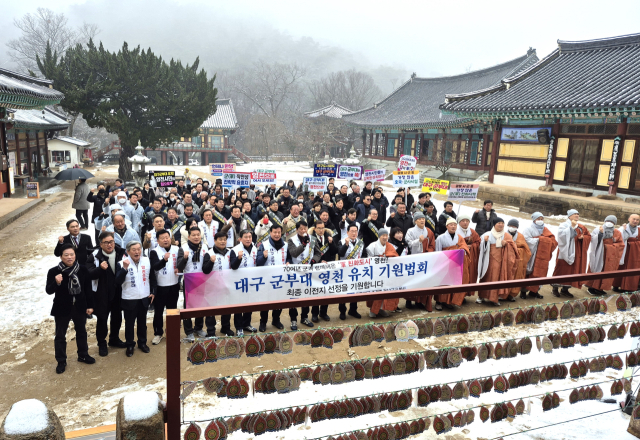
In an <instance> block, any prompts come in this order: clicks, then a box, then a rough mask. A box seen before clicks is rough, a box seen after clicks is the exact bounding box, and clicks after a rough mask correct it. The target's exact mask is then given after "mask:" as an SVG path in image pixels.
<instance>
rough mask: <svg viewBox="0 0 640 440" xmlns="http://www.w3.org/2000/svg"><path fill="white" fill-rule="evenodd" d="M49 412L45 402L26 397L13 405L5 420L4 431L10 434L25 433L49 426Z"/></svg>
mask: <svg viewBox="0 0 640 440" xmlns="http://www.w3.org/2000/svg"><path fill="white" fill-rule="evenodd" d="M48 424H49V412H48V410H47V407H46V406H45V404H44V403H42V402H41V401H39V400H37V399H26V400H21V401H19V402H16V403H14V404H13V406H11V411H9V414H8V415H7V418H6V419H5V421H4V432H5V433H6V434H9V435H15V434H17V435H24V434H31V433H34V432H39V431H42V430H44V429H46V428H47V425H48Z"/></svg>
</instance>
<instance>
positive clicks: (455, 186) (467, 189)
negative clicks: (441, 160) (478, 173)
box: [447, 183, 480, 202]
mask: <svg viewBox="0 0 640 440" xmlns="http://www.w3.org/2000/svg"><path fill="white" fill-rule="evenodd" d="M479 188H480V184H478V183H452V184H451V185H449V195H448V196H447V200H456V201H460V202H467V201H474V200H477V199H478V189H479Z"/></svg>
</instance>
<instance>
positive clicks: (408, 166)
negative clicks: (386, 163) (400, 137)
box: [398, 155, 418, 171]
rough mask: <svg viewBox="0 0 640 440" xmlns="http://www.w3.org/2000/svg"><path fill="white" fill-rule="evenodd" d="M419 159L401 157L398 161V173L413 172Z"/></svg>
mask: <svg viewBox="0 0 640 440" xmlns="http://www.w3.org/2000/svg"><path fill="white" fill-rule="evenodd" d="M417 164H418V159H416V158H415V157H413V156H406V155H405V156H400V160H399V161H398V171H413V170H415V169H416V165H417Z"/></svg>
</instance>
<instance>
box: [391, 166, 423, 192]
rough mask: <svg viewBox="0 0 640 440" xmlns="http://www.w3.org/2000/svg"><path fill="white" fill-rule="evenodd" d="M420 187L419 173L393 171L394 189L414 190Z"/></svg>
mask: <svg viewBox="0 0 640 440" xmlns="http://www.w3.org/2000/svg"><path fill="white" fill-rule="evenodd" d="M416 186H420V171H417V170H415V171H394V172H393V187H394V188H415V187H416Z"/></svg>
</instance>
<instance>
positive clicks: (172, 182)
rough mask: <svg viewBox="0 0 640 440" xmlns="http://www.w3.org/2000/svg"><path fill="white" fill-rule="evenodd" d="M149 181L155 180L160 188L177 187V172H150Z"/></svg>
mask: <svg viewBox="0 0 640 440" xmlns="http://www.w3.org/2000/svg"><path fill="white" fill-rule="evenodd" d="M149 180H155V181H156V185H157V186H158V187H160V188H164V187H167V186H176V172H175V171H149Z"/></svg>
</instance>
